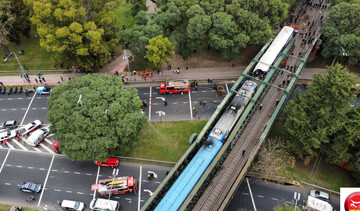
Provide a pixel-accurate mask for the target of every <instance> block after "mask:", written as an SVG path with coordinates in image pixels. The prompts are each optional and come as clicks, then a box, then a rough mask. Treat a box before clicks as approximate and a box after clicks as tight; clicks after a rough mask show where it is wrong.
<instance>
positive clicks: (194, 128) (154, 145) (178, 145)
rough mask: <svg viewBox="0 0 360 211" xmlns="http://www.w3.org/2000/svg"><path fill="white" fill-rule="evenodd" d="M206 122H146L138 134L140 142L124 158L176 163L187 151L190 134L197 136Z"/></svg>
mask: <svg viewBox="0 0 360 211" xmlns="http://www.w3.org/2000/svg"><path fill="white" fill-rule="evenodd" d="M206 122H207V121H182V122H165V123H152V122H148V123H147V124H146V125H145V126H144V127H143V129H142V130H141V132H140V140H139V141H138V142H137V143H136V146H135V147H134V149H133V150H132V151H131V152H130V153H128V154H127V155H126V156H129V157H135V158H146V159H153V160H162V161H172V162H177V161H178V160H179V159H180V157H181V156H182V155H183V154H184V152H185V151H186V150H187V149H188V147H189V138H190V136H191V134H193V133H198V134H199V133H200V132H201V130H202V129H203V127H204V126H205V124H206Z"/></svg>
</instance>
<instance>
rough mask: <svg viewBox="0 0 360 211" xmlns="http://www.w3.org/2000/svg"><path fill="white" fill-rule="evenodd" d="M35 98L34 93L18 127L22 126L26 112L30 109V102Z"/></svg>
mask: <svg viewBox="0 0 360 211" xmlns="http://www.w3.org/2000/svg"><path fill="white" fill-rule="evenodd" d="M35 96H36V92H35V94H34V96H33V97H32V99H31V101H30V103H29V105H28V107H27V109H26V112H25V114H24V117H23V119H22V120H21V123H20V125H22V124H23V123H24V120H25V117H26V115H27V113H28V111H29V109H30V106H31V104H32V102H33V101H34V98H35Z"/></svg>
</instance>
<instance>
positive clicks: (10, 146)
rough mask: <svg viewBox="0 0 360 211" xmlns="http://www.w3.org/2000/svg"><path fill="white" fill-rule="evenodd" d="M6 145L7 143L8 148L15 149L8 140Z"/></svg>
mask: <svg viewBox="0 0 360 211" xmlns="http://www.w3.org/2000/svg"><path fill="white" fill-rule="evenodd" d="M6 145H8V147H9V148H10V149H15V147H14V146H13V145H11V144H10V143H9V142H8V141H7V142H6Z"/></svg>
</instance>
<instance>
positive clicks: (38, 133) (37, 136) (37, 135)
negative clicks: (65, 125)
mask: <svg viewBox="0 0 360 211" xmlns="http://www.w3.org/2000/svg"><path fill="white" fill-rule="evenodd" d="M49 132H50V131H49V129H47V128H41V129H38V130H35V131H34V132H33V133H31V135H30V136H29V138H27V139H26V142H27V143H28V144H29V145H31V146H33V147H36V146H37V145H39V144H40V142H42V141H43V140H44V139H45V137H46V136H47V135H48V134H49Z"/></svg>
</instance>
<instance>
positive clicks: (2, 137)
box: [0, 130, 16, 144]
mask: <svg viewBox="0 0 360 211" xmlns="http://www.w3.org/2000/svg"><path fill="white" fill-rule="evenodd" d="M15 137H16V131H15V130H7V131H4V132H2V133H0V142H3V143H4V144H6V141H8V140H10V139H13V138H15Z"/></svg>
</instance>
